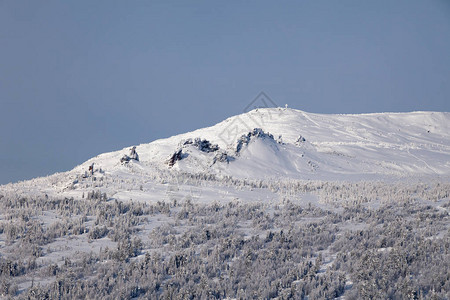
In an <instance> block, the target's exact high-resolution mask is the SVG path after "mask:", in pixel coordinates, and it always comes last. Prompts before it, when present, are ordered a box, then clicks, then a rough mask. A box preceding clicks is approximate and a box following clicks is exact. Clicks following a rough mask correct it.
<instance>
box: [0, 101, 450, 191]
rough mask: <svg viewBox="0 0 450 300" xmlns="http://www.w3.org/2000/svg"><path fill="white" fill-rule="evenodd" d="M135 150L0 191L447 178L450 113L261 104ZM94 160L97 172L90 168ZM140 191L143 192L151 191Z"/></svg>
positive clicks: (102, 156) (99, 157) (107, 155)
mask: <svg viewBox="0 0 450 300" xmlns="http://www.w3.org/2000/svg"><path fill="white" fill-rule="evenodd" d="M242 139H244V140H245V142H242ZM240 141H241V142H240ZM205 145H206V146H205ZM205 147H206V148H205ZM130 149H133V148H132V146H130V147H127V148H124V149H122V150H120V151H115V152H109V153H104V154H101V155H98V156H96V157H94V158H92V159H90V160H88V161H86V162H85V163H83V164H81V165H79V166H77V167H75V168H74V169H73V170H71V171H68V172H65V173H60V174H55V175H52V176H49V177H46V178H41V179H34V180H31V181H28V182H22V183H20V184H16V185H11V184H10V185H7V186H3V187H2V189H6V190H11V189H13V190H14V189H22V190H23V188H21V187H24V186H26V187H27V188H26V190H28V191H31V190H33V189H34V190H35V192H41V193H48V194H53V193H55V192H56V193H58V194H61V193H63V194H64V193H65V194H68V195H71V196H80V195H81V194H82V192H84V191H88V189H92V188H95V187H96V186H105V184H104V182H105V181H107V182H109V186H110V187H111V188H110V189H113V190H115V191H116V192H117V191H121V193H122V194H124V193H125V194H126V193H129V192H130V191H127V190H124V189H123V187H124V186H125V185H126V186H130V185H131V186H132V185H133V184H134V189H137V186H139V187H145V186H146V185H147V184H149V183H151V185H152V186H154V184H153V183H154V182H155V180H162V179H161V178H165V177H167V176H168V178H172V177H173V176H177V175H176V174H186V173H187V174H196V175H198V174H202V175H203V176H215V178H229V177H231V178H236V179H250V180H253V179H257V180H274V179H276V180H291V179H292V180H350V181H355V180H403V179H408V180H409V179H411V178H416V179H421V180H422V179H423V178H430V179H439V178H440V179H442V178H444V179H448V178H449V177H450V113H444V112H411V113H376V114H352V115H344V114H342V115H336V114H314V113H307V112H303V111H300V110H294V109H286V108H266V109H256V110H253V111H250V112H248V113H245V114H241V115H237V116H234V117H231V118H228V119H226V120H224V121H223V122H220V123H218V124H216V125H214V126H211V127H208V128H203V129H199V130H196V131H193V132H188V133H184V134H180V135H176V136H173V137H170V138H167V139H160V140H156V141H154V142H151V143H148V144H142V145H139V146H137V147H136V155H139V160H131V161H127V162H124V161H123V160H122V161H121V158H123V157H124V155H128V154H129V153H130ZM205 149H206V150H207V151H205ZM177 151H181V152H180V156H179V159H177V160H176V161H175V162H174V164H173V166H170V165H169V164H168V159H169V158H170V157H171V156H172V155H173V154H174V153H176V152H177ZM218 157H219V159H218ZM92 163H94V168H95V170H94V174H93V175H92V176H91V175H90V174H89V173H88V172H87V171H88V169H89V166H91V165H92ZM87 181H89V182H90V183H89V184H88V185H86V182H87ZM169 181H170V180H169ZM126 182H128V184H125V183H126ZM113 186H114V188H113ZM128 189H130V188H128ZM147 190H148V189H147ZM77 191H78V192H77ZM148 193H151V191H149V192H148ZM148 193H147V194H148ZM138 194H141V195H142V194H144V195H145V194H146V192H145V189H143V191H140V192H138Z"/></svg>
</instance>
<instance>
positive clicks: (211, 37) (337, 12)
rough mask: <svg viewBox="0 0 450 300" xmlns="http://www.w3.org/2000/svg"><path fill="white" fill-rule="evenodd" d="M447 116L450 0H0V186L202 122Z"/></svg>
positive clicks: (177, 131) (449, 67) (449, 95)
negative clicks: (261, 114) (253, 108)
mask: <svg viewBox="0 0 450 300" xmlns="http://www.w3.org/2000/svg"><path fill="white" fill-rule="evenodd" d="M260 91H265V92H266V93H267V94H268V95H269V96H270V97H271V98H272V99H273V100H274V101H275V102H276V103H278V104H280V105H284V104H285V103H287V104H289V107H292V108H297V109H301V110H305V111H309V112H319V113H361V112H386V111H395V112H397V111H414V110H433V111H450V1H448V0H430V1H425V0H405V1H401V0H400V1H399V0H396V1H392V0H386V1H380V0H377V1H361V0H355V1H345V0H342V1H337V0H330V1H316V0H314V1H312V0H311V1H239V2H238V1H210V0H208V1H111V0H107V1H98V0H96V1H80V0H76V1H75V0H73V1H62V0H61V1H35V0H32V1H21V0H11V1H9V0H0V184H1V183H8V182H11V181H13V182H14V181H18V180H23V179H29V178H32V177H36V176H44V175H48V174H52V173H54V172H57V171H66V170H69V169H71V168H73V167H74V166H76V165H77V164H80V163H82V162H83V161H85V160H87V159H89V158H90V157H93V156H95V155H97V154H100V153H103V152H109V151H113V150H118V149H121V148H123V147H126V146H129V145H133V144H140V143H147V142H151V141H153V140H155V139H158V138H163V137H168V136H171V135H174V134H178V133H182V132H186V131H191V130H194V129H197V128H201V127H206V126H210V125H213V124H215V123H217V122H219V121H222V120H223V119H225V118H227V117H229V116H232V115H236V114H239V113H241V112H242V110H243V109H244V108H245V107H246V106H247V104H248V103H249V102H251V101H252V100H253V98H254V97H255V96H256V95H257V94H258V93H259V92H260Z"/></svg>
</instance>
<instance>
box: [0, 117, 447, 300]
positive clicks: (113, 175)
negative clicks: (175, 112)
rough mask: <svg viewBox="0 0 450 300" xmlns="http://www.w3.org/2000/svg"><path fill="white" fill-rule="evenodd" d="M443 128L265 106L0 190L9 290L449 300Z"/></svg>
mask: <svg viewBox="0 0 450 300" xmlns="http://www.w3.org/2000/svg"><path fill="white" fill-rule="evenodd" d="M449 127H450V114H449V113H438V112H412V113H380V114H363V115H324V114H312V113H306V112H302V111H299V110H292V109H281V108H273V109H258V110H254V111H251V112H249V113H246V114H242V115H238V116H235V117H232V118H229V119H227V120H225V121H223V122H221V123H218V124H217V125H214V126H212V127H208V128H204V129H199V130H196V131H194V132H189V133H185V134H180V135H177V136H173V137H170V138H167V139H161V140H157V141H154V142H152V143H149V144H143V145H139V146H130V147H127V148H124V149H122V150H120V151H115V152H110V153H105V154H101V155H98V156H96V157H94V158H92V159H90V160H88V161H86V162H85V163H83V164H81V165H79V166H77V167H75V168H74V169H73V170H70V171H67V172H63V173H57V174H54V175H51V176H48V177H42V178H36V179H33V180H29V181H23V182H18V183H15V184H8V185H3V186H0V299H3V298H5V299H6V298H8V299H9V297H18V299H56V298H58V299H84V298H86V299H110V298H111V299H116V298H126V299H169V298H173V297H174V295H176V296H177V297H179V298H183V297H187V298H195V297H198V298H201V299H203V298H204V299H211V298H213V299H249V298H258V299H259V298H261V299H305V298H308V299H344V298H345V299H362V298H373V299H397V298H398V299H403V298H414V297H416V296H417V295H420V296H419V297H422V296H423V298H424V299H428V298H430V299H434V298H439V299H448V298H449V296H450V294H449V292H448V291H449V289H448V287H449V286H450V280H449V278H448V270H449V268H450V265H449V263H448V262H450V259H449V253H448V251H443V250H442V249H447V248H448V245H449V241H450V237H449V232H450V222H449V220H450V210H449V209H450V200H449V199H450V180H449V179H450V171H449V170H450V168H449V166H450V128H449ZM192 295H195V297H194V296H192ZM416 298H417V297H416Z"/></svg>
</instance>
